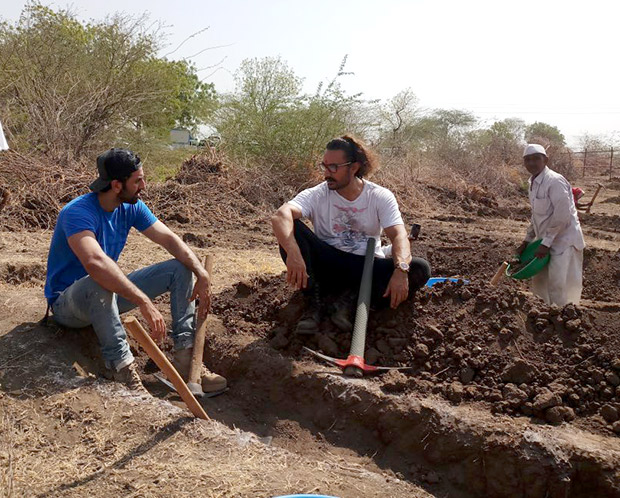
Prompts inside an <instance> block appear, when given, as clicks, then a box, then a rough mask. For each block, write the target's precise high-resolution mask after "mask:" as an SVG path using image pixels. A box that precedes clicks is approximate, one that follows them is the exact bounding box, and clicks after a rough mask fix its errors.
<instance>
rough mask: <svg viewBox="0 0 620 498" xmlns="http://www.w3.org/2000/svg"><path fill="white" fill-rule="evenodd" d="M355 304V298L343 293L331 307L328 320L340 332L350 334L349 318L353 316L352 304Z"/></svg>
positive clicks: (351, 294) (350, 324) (351, 326)
mask: <svg viewBox="0 0 620 498" xmlns="http://www.w3.org/2000/svg"><path fill="white" fill-rule="evenodd" d="M354 302H355V296H354V295H353V293H352V292H345V293H344V294H342V295H341V296H340V297H339V298H338V299H336V301H334V303H333V305H332V312H331V315H330V319H331V321H332V323H333V324H334V325H335V326H336V327H337V328H338V330H340V331H341V332H352V331H353V322H352V321H351V317H352V315H353V313H352V311H353V303H354Z"/></svg>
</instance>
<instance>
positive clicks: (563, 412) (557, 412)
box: [545, 406, 575, 425]
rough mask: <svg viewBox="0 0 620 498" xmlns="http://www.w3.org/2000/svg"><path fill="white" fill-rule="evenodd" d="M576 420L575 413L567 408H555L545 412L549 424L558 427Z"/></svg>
mask: <svg viewBox="0 0 620 498" xmlns="http://www.w3.org/2000/svg"><path fill="white" fill-rule="evenodd" d="M574 419H575V412H574V411H573V409H572V408H569V407H567V406H553V407H551V408H549V409H547V411H546V412H545V420H547V422H549V423H551V424H554V425H558V424H561V423H562V422H570V421H571V420H574Z"/></svg>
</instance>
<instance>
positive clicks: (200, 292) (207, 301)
mask: <svg viewBox="0 0 620 498" xmlns="http://www.w3.org/2000/svg"><path fill="white" fill-rule="evenodd" d="M196 298H198V318H199V319H200V320H204V319H205V318H207V315H208V314H209V311H211V276H210V275H209V274H208V273H206V272H205V274H204V275H203V276H200V277H198V279H197V280H196V284H195V285H194V290H193V292H192V296H191V297H190V298H189V300H190V301H193V300H194V299H196Z"/></svg>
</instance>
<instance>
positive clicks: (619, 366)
mask: <svg viewBox="0 0 620 498" xmlns="http://www.w3.org/2000/svg"><path fill="white" fill-rule="evenodd" d="M611 368H613V369H614V370H620V358H616V359H615V360H613V361H612V362H611Z"/></svg>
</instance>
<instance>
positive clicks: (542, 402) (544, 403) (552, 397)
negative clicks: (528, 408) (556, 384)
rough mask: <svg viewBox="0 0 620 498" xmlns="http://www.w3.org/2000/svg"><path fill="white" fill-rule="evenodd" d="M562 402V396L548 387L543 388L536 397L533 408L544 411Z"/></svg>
mask: <svg viewBox="0 0 620 498" xmlns="http://www.w3.org/2000/svg"><path fill="white" fill-rule="evenodd" d="M561 404H562V398H561V397H560V396H559V395H558V394H555V393H553V392H551V391H550V390H549V389H547V388H543V389H541V393H540V394H539V395H538V396H536V397H535V398H534V403H533V404H532V408H534V410H536V411H543V410H545V409H547V408H552V407H554V406H558V405H561Z"/></svg>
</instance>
